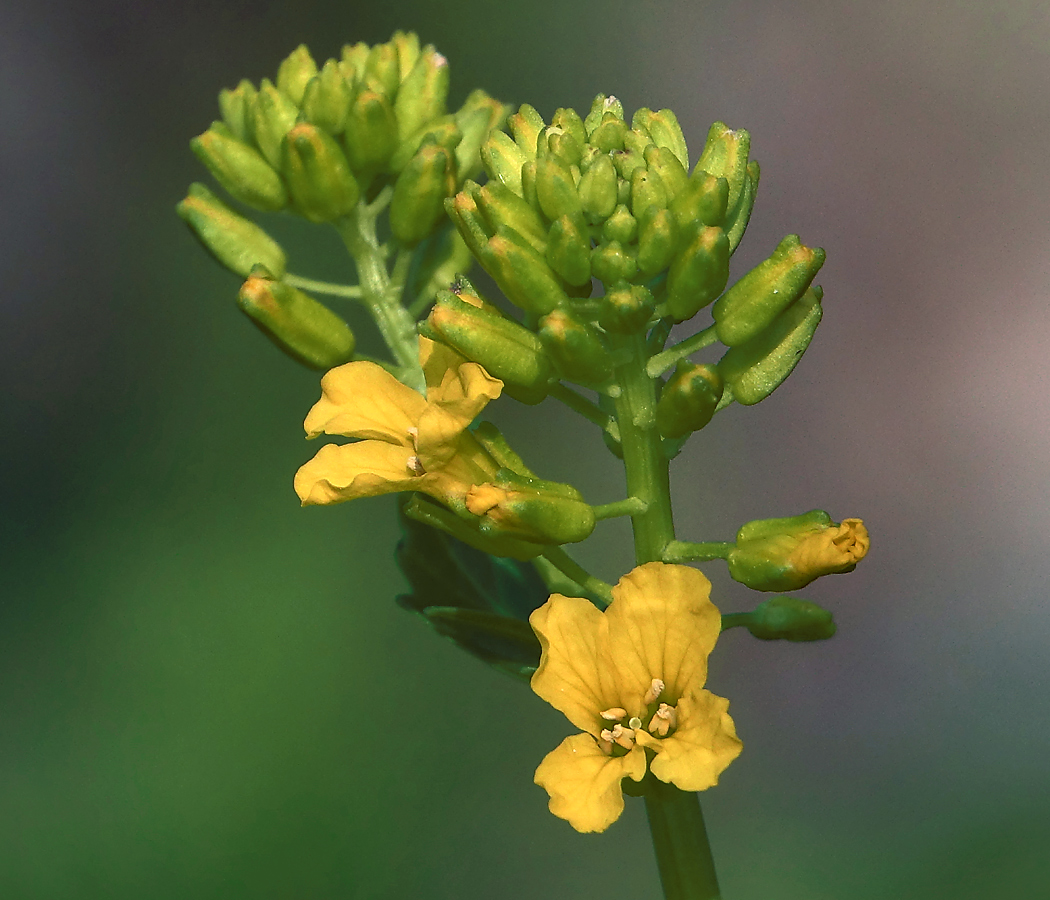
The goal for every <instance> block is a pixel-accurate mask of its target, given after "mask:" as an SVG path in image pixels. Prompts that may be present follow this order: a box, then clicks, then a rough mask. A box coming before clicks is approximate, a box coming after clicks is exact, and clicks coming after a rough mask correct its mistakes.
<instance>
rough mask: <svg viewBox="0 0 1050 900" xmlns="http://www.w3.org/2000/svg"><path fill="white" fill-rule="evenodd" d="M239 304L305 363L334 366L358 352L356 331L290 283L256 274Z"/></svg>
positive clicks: (244, 286)
mask: <svg viewBox="0 0 1050 900" xmlns="http://www.w3.org/2000/svg"><path fill="white" fill-rule="evenodd" d="M257 271H258V270H257ZM237 304H238V306H240V308H241V309H242V310H243V311H244V312H245V313H246V314H247V315H248V317H249V318H250V319H251V320H252V321H253V322H254V323H255V324H256V325H257V326H258V327H259V328H260V329H261V330H262V331H263V333H264V334H266V336H267V337H268V338H270V340H272V341H273V342H274V343H275V344H276V345H277V346H278V347H280V348H281V349H282V350H283V351H284V352H285V353H287V354H288V355H289V356H291V357H292V358H293V359H295V360H298V361H299V362H301V363H303V364H304V365H307V366H310V367H312V368H314V369H331V368H332V367H334V366H339V365H342V364H343V363H345V362H347V361H349V360H350V358H351V357H352V356H353V355H354V334H353V332H352V331H351V330H350V328H349V326H348V325H347V324H346V322H344V321H343V320H342V319H340V318H339V316H337V315H336V314H335V313H334V312H332V311H331V310H330V309H329V308H328V307H327V306H324V305H323V304H321V303H319V302H318V301H316V300H315V299H314V298H313V297H311V296H309V295H308V294H304V293H303V292H302V291H300V290H298V289H296V288H293V287H291V286H290V285H287V284H284V283H283V282H280V281H273V280H272V279H271V278H269V277H266V276H263V275H252V276H250V277H249V278H248V280H247V281H245V282H244V285H243V286H242V287H241V290H240V293H239V294H238V295H237Z"/></svg>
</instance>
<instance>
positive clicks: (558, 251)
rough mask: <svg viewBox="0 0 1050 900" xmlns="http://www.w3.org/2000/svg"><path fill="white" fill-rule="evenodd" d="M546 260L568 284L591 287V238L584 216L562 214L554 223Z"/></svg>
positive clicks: (548, 240)
mask: <svg viewBox="0 0 1050 900" xmlns="http://www.w3.org/2000/svg"><path fill="white" fill-rule="evenodd" d="M530 208H531V207H530ZM546 259H547V262H548V263H549V264H550V267H551V268H552V269H553V270H554V271H555V272H556V273H557V274H558V275H559V276H561V277H562V278H563V279H565V281H566V282H567V283H568V284H570V285H573V286H574V287H589V286H590V283H591V237H590V235H589V234H588V233H587V225H586V223H585V222H584V221H583V216H562V217H561V218H560V219H557V220H556V221H555V222H554V224H552V225H551V227H550V231H549V232H548V233H547V252H546Z"/></svg>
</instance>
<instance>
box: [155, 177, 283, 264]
mask: <svg viewBox="0 0 1050 900" xmlns="http://www.w3.org/2000/svg"><path fill="white" fill-rule="evenodd" d="M175 209H176V212H178V214H179V217H180V218H181V219H182V220H183V221H184V222H185V223H186V224H187V225H189V227H190V230H191V231H192V232H193V234H194V235H196V237H197V239H198V240H199V241H200V242H201V244H203V245H204V247H205V249H206V250H207V251H208V252H209V253H211V254H212V256H214V257H215V258H216V259H217V260H218V261H219V262H220V263H222V265H224V266H225V267H226V268H227V269H229V270H230V271H231V272H236V273H237V274H238V275H240V276H241V277H242V278H247V277H248V273H249V272H250V271H251V269H252V266H254V265H256V264H261V265H263V266H265V267H266V268H267V269H268V270H269V271H270V272H272V273H273V274H274V275H275V276H276V277H278V278H280V277H281V276H283V275H284V271H285V265H286V259H285V255H284V250H282V249H281V245H280V244H278V243H277V241H275V240H274V239H273V238H272V237H270V236H269V235H268V234H267V233H266V232H265V231H263V230H262V229H261V228H260V227H259V226H258V225H256V224H255V223H254V222H252V221H250V220H249V219H246V218H244V217H243V216H239V215H237V213H235V212H234V211H233V210H232V209H230V208H229V207H228V206H226V205H225V204H224V203H223V202H222V201H221V200H219V198H218V197H216V196H215V195H214V194H213V193H212V192H211V191H209V190H208V189H207V188H206V187H205V186H204V185H203V184H199V183H194V184H191V185H190V190H189V195H188V196H187V197H186V198H185V199H183V200H181V201H180V202H179V204H178V205H177V206H176V207H175Z"/></svg>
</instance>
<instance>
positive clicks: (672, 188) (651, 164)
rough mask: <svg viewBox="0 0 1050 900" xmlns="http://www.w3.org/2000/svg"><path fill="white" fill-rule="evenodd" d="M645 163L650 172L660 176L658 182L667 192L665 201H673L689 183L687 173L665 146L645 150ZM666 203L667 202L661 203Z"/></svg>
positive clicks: (671, 151)
mask: <svg viewBox="0 0 1050 900" xmlns="http://www.w3.org/2000/svg"><path fill="white" fill-rule="evenodd" d="M645 165H646V166H647V167H648V169H649V171H650V172H654V173H656V174H657V175H658V176H660V182H661V184H662V185H663V187H664V190H666V192H667V203H668V204H669V203H671V202H673V200H674V198H675V197H677V196H678V195H679V194H680V193H681V192H682V191H683V190H684V189H685V188H686V186H687V185H688V184H689V173H688V172H687V171H686V169H685V167H684V166H683V165H682V163H681V162H680V161H679V159H678V157H677V156H675V154H674V151H673V150H670V149H669V148H667V147H649V148H648V149H646V151H645ZM663 205H667V204H663Z"/></svg>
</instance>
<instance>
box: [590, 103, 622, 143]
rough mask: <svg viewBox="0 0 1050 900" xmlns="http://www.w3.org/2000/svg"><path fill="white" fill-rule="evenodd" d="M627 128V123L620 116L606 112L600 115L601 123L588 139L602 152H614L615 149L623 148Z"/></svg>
mask: <svg viewBox="0 0 1050 900" xmlns="http://www.w3.org/2000/svg"><path fill="white" fill-rule="evenodd" d="M627 130H628V129H627V125H626V123H625V122H624V121H623V119H622V118H619V117H617V116H615V115H613V114H612V113H606V114H605V115H604V116H603V117H602V123H601V124H600V125H599V126H598V127H597V128H595V129H594V131H592V132H591V135H590V137H589V138H588V140H589V141H590V143H591V144H592V145H594V146H595V147H597V148H598V149H599V150H601V151H602V153H615V152H616V151H617V150H623V149H624V141H625V139H626V137H627Z"/></svg>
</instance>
